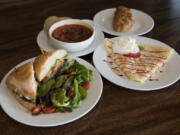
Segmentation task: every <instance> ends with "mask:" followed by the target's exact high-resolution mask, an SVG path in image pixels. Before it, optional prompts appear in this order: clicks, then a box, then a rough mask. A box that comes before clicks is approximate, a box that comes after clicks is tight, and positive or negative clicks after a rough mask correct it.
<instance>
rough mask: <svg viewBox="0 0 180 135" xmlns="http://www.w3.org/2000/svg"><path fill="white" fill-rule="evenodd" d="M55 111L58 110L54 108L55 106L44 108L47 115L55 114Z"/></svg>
mask: <svg viewBox="0 0 180 135" xmlns="http://www.w3.org/2000/svg"><path fill="white" fill-rule="evenodd" d="M55 110H56V107H54V106H48V107H44V108H43V112H44V113H45V114H50V113H53V112H54V111H55Z"/></svg>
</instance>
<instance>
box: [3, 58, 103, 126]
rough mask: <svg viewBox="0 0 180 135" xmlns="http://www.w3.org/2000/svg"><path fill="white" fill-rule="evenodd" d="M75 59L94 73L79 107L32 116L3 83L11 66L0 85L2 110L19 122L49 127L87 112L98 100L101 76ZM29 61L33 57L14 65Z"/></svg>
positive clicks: (82, 61) (101, 84)
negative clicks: (70, 110) (65, 111)
mask: <svg viewBox="0 0 180 135" xmlns="http://www.w3.org/2000/svg"><path fill="white" fill-rule="evenodd" d="M75 59H76V60H77V61H79V62H80V63H81V64H83V65H85V66H86V67H87V68H89V69H91V70H92V71H93V75H94V79H93V80H92V82H91V86H90V88H89V90H88V96H87V98H86V99H85V100H84V101H83V102H82V106H81V107H80V108H77V109H74V110H73V112H72V113H53V114H48V115H47V114H41V115H38V116H32V115H31V112H28V111H27V110H26V108H24V107H23V106H22V105H20V104H19V103H18V102H17V100H16V99H15V97H14V96H13V95H12V93H11V91H10V90H9V89H8V88H7V87H6V85H5V80H6V78H7V76H8V75H9V73H10V72H11V71H12V70H14V68H13V69H12V70H11V71H10V72H8V73H7V74H6V76H5V77H4V78H3V80H2V82H1V85H0V103H1V107H2V108H3V110H4V111H5V112H6V113H7V114H8V115H9V116H10V117H11V118H13V119H14V120H16V121H18V122H20V123H23V124H26V125H30V126H38V127H51V126H58V125H62V124H66V123H69V122H72V121H74V120H77V119H79V118H81V117H82V116H84V115H85V114H87V113H88V112H89V111H90V110H91V109H93V107H94V106H95V105H96V104H97V102H98V101H99V99H100V97H101V94H102V90H103V83H102V79H101V76H100V75H99V73H98V72H97V70H96V69H95V68H94V67H93V66H92V65H91V64H90V63H88V62H87V61H85V60H83V59H80V58H75ZM29 61H33V58H32V59H29V60H26V61H24V62H22V63H20V64H18V65H17V66H16V67H18V66H20V65H22V64H25V63H27V62H29Z"/></svg>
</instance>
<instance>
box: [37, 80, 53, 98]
mask: <svg viewBox="0 0 180 135" xmlns="http://www.w3.org/2000/svg"><path fill="white" fill-rule="evenodd" d="M54 84H55V80H54V79H52V80H49V81H47V82H46V83H43V84H41V85H40V87H39V90H38V92H39V96H40V97H43V96H46V94H47V93H48V92H49V90H51V89H52V88H53V87H54Z"/></svg>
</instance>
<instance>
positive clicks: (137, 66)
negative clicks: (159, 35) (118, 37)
mask: <svg viewBox="0 0 180 135" xmlns="http://www.w3.org/2000/svg"><path fill="white" fill-rule="evenodd" d="M114 42H115V41H114V40H111V39H105V41H104V45H105V48H106V50H107V52H108V57H109V58H110V59H111V60H112V61H110V62H107V63H108V65H109V66H110V67H111V68H112V69H113V71H114V72H115V73H116V74H117V75H121V71H122V72H123V73H124V74H125V75H126V76H127V77H128V78H129V79H130V80H133V81H136V82H144V81H146V80H147V79H151V77H152V75H153V74H156V73H158V71H160V68H161V67H162V66H164V64H165V62H166V61H167V59H168V57H169V56H170V55H171V53H172V49H171V48H168V47H163V46H152V45H140V46H141V48H143V50H140V52H138V53H136V54H131V53H128V54H119V53H115V52H114V51H113V44H114ZM113 63H114V64H113Z"/></svg>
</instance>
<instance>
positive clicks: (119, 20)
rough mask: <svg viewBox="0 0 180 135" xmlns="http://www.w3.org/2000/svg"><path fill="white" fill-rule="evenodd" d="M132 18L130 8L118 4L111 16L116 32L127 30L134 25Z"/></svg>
mask: <svg viewBox="0 0 180 135" xmlns="http://www.w3.org/2000/svg"><path fill="white" fill-rule="evenodd" d="M134 22H135V21H134V18H133V15H132V12H131V9H130V8H127V7H124V6H119V7H117V8H116V11H115V14H114V18H113V28H114V30H115V31H117V32H127V31H129V30H130V29H131V28H132V27H133V25H134Z"/></svg>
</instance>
